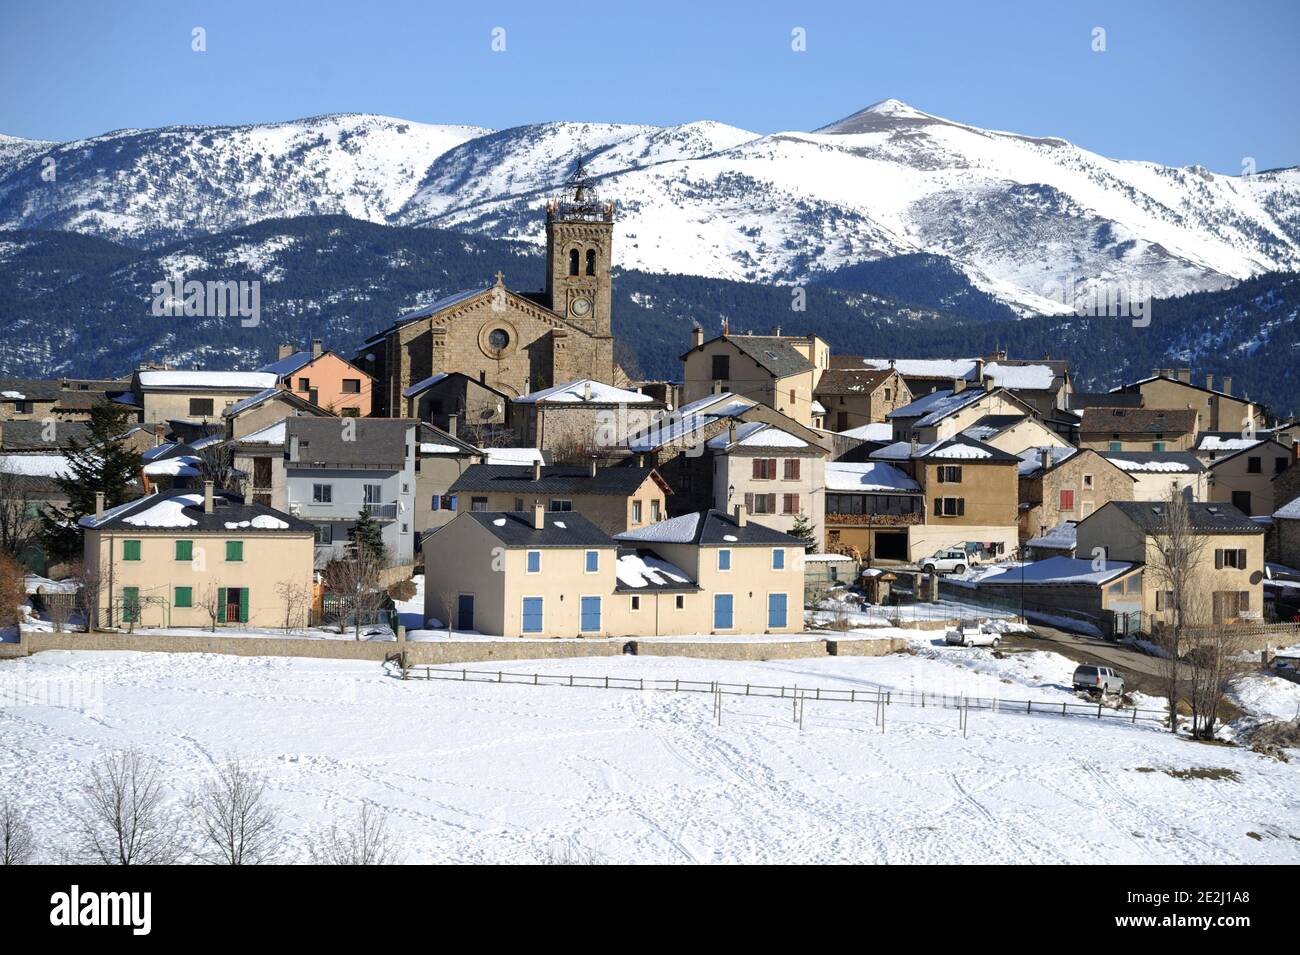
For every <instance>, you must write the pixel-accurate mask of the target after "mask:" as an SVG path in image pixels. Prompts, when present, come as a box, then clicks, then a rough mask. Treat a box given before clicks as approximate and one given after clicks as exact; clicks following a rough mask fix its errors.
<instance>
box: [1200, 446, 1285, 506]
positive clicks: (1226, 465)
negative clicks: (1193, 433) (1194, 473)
mask: <svg viewBox="0 0 1300 955" xmlns="http://www.w3.org/2000/svg"><path fill="white" fill-rule="evenodd" d="M1293 460H1294V449H1293V448H1288V447H1286V446H1285V445H1283V444H1279V443H1278V442H1277V441H1273V440H1271V439H1270V440H1267V441H1259V442H1257V443H1255V444H1253V445H1249V446H1247V447H1245V448H1242V449H1240V450H1238V451H1233V452H1231V453H1229V454H1227V455H1226V456H1220V457H1217V458H1216V459H1215V460H1214V461H1212V462H1211V463H1210V465H1209V469H1208V470H1209V473H1210V482H1209V488H1210V493H1209V500H1211V501H1221V502H1223V503H1226V504H1231V505H1232V506H1233V507H1235V508H1237V510H1239V511H1241V512H1242V513H1243V514H1247V515H1252V516H1253V515H1256V514H1258V515H1268V514H1272V513H1273V510H1274V508H1275V507H1276V506H1277V504H1276V502H1275V501H1274V500H1273V489H1274V487H1273V481H1274V479H1275V478H1276V477H1277V476H1278V475H1279V474H1281V473H1282V472H1283V471H1285V470H1286V469H1287V468H1289V467H1290V466H1291V463H1292V461H1293Z"/></svg>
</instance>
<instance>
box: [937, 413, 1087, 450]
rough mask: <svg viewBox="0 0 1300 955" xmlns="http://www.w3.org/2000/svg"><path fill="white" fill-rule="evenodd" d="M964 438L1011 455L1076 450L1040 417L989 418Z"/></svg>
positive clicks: (1000, 416)
mask: <svg viewBox="0 0 1300 955" xmlns="http://www.w3.org/2000/svg"><path fill="white" fill-rule="evenodd" d="M962 434H964V435H966V436H967V437H969V438H974V439H975V440H976V441H982V442H984V443H985V444H987V445H988V446H989V447H991V448H997V449H998V450H999V451H1005V452H1007V454H1016V455H1018V454H1021V453H1022V452H1024V451H1026V450H1028V449H1041V448H1056V449H1058V450H1060V451H1067V450H1073V449H1074V445H1072V444H1070V443H1069V442H1068V441H1066V440H1065V439H1064V438H1062V437H1061V436H1060V435H1059V434H1057V433H1056V432H1055V431H1053V430H1052V429H1051V428H1049V427H1048V426H1047V425H1046V424H1045V423H1044V422H1043V420H1042V419H1041V418H1039V417H1038V416H1037V415H1014V414H1012V415H986V416H985V417H983V418H980V419H979V420H977V421H976V422H975V423H974V424H973V425H971V426H970V427H969V428H966V429H965V430H964V431H962Z"/></svg>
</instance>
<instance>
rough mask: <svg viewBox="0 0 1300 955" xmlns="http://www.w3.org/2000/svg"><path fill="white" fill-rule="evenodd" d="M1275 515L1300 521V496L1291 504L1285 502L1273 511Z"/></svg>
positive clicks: (1283, 518)
mask: <svg viewBox="0 0 1300 955" xmlns="http://www.w3.org/2000/svg"><path fill="white" fill-rule="evenodd" d="M1273 517H1275V518H1280V519H1282V520H1288V521H1300V497H1297V498H1296V499H1295V500H1294V501H1291V502H1290V503H1289V504H1283V505H1282V506H1281V507H1279V508H1278V509H1277V510H1276V511H1274V512H1273Z"/></svg>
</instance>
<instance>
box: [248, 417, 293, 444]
mask: <svg viewBox="0 0 1300 955" xmlns="http://www.w3.org/2000/svg"><path fill="white" fill-rule="evenodd" d="M284 432H285V426H284V421H277V422H276V423H275V424H273V425H270V426H269V427H266V428H263V429H262V430H261V431H254V432H253V433H252V434H246V435H244V436H243V437H242V438H240V439H239V441H240V443H241V444H284Z"/></svg>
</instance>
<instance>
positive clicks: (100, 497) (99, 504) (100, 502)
mask: <svg viewBox="0 0 1300 955" xmlns="http://www.w3.org/2000/svg"><path fill="white" fill-rule="evenodd" d="M103 516H104V492H103V491H96V492H95V517H96V518H100V517H103Z"/></svg>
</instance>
